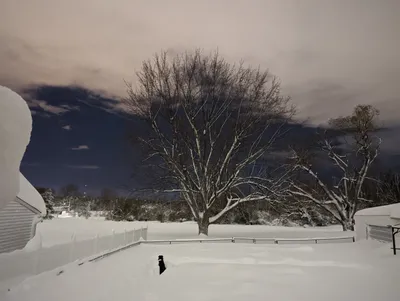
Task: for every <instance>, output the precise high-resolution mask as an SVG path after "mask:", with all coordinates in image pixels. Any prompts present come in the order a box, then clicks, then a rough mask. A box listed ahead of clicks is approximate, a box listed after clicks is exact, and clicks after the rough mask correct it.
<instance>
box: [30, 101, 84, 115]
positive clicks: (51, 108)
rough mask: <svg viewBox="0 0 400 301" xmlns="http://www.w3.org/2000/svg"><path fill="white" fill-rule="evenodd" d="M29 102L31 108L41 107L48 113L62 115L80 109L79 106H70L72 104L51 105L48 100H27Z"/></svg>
mask: <svg viewBox="0 0 400 301" xmlns="http://www.w3.org/2000/svg"><path fill="white" fill-rule="evenodd" d="M26 102H27V103H28V106H29V108H31V109H41V110H43V111H45V112H47V113H50V114H54V115H61V114H64V113H67V112H70V111H78V110H79V107H78V106H70V105H66V104H63V105H59V106H55V105H50V104H49V103H48V102H47V101H44V100H35V99H32V100H29V99H28V100H26Z"/></svg>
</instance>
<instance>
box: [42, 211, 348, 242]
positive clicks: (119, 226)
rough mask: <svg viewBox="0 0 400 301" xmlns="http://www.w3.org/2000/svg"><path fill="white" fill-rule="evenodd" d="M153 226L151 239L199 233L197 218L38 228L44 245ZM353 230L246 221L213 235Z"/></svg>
mask: <svg viewBox="0 0 400 301" xmlns="http://www.w3.org/2000/svg"><path fill="white" fill-rule="evenodd" d="M146 226H148V227H149V232H148V239H149V240H154V239H179V238H193V237H195V236H197V225H196V224H195V223H193V222H185V223H158V222H113V221H104V219H102V218H92V219H88V220H87V219H80V218H55V219H52V220H45V221H44V222H43V223H40V224H38V227H37V231H38V233H40V234H41V236H42V243H43V246H44V247H48V246H52V245H55V244H62V243H66V242H69V241H70V240H71V236H72V234H75V235H76V238H77V240H84V239H90V238H93V237H95V236H96V235H97V234H99V235H100V236H103V235H110V234H111V233H112V230H114V231H115V232H116V233H120V232H123V231H124V229H126V230H127V231H129V230H133V229H139V228H140V227H146ZM351 235H353V233H352V232H347V233H346V232H343V231H342V230H341V227H340V226H332V227H320V228H303V227H277V226H264V225H263V226H245V225H211V226H210V229H209V237H214V238H225V237H233V236H236V237H238V236H246V237H256V238H260V237H262V238H306V237H308V238H310V237H343V236H351Z"/></svg>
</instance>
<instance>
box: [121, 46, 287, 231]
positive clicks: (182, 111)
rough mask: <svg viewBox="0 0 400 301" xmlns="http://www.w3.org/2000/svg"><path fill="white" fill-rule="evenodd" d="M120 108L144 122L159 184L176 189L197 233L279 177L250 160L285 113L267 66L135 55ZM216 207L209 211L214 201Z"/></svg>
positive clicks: (274, 185) (267, 144) (267, 190)
mask: <svg viewBox="0 0 400 301" xmlns="http://www.w3.org/2000/svg"><path fill="white" fill-rule="evenodd" d="M137 75H138V79H139V84H138V87H137V88H136V89H133V87H132V86H129V90H128V92H129V97H128V98H127V99H126V105H127V107H128V110H130V111H131V112H132V113H135V114H140V115H141V116H142V117H143V118H144V119H145V120H146V121H147V122H148V124H149V126H150V128H151V131H150V136H149V137H139V138H140V140H141V142H143V144H144V145H145V147H146V148H147V150H148V157H149V158H153V159H154V160H155V162H157V167H158V169H159V170H162V171H163V177H162V180H163V183H164V184H168V187H164V188H163V189H162V190H163V191H164V192H175V193H179V194H181V196H182V198H183V199H184V200H185V201H186V202H187V204H188V205H189V207H190V210H191V213H192V215H193V217H194V218H195V220H196V221H197V223H198V227H199V234H205V235H208V227H209V225H210V224H211V223H215V222H217V221H218V219H220V218H221V217H222V216H223V215H224V214H226V213H227V212H228V211H230V210H232V209H233V208H235V207H236V206H237V205H238V204H241V203H244V202H249V201H254V200H262V199H268V198H269V197H270V196H271V194H272V193H273V191H274V190H278V187H280V184H281V183H282V182H283V181H282V179H283V176H282V173H281V174H280V177H279V178H277V179H271V178H268V180H266V178H265V176H264V175H265V173H264V171H265V166H263V167H262V168H260V167H257V164H256V163H257V162H258V161H259V160H261V159H262V158H263V156H265V154H266V153H267V152H268V151H269V150H271V149H272V147H273V145H274V143H275V141H276V140H277V139H279V138H280V137H281V136H282V135H283V132H284V130H283V125H284V124H286V123H287V121H288V119H289V117H290V116H291V114H292V113H293V108H292V107H290V106H288V101H289V99H288V98H285V97H282V96H281V94H280V84H279V82H278V81H277V79H276V78H274V77H272V76H271V75H270V74H269V73H268V72H263V71H260V70H254V69H251V68H245V67H243V64H240V65H238V66H234V65H230V64H229V63H227V62H226V61H225V60H224V59H222V58H221V57H220V56H219V55H218V53H215V54H212V55H209V56H204V55H202V53H201V51H199V50H197V51H195V52H193V53H185V54H183V55H178V56H176V57H173V58H170V57H168V54H167V53H165V52H163V53H161V55H156V56H155V57H154V60H151V61H146V62H144V63H143V66H142V69H141V71H140V72H138V74H137ZM221 202H222V203H223V204H224V205H223V206H222V209H221V210H218V211H217V212H214V211H215V210H213V209H215V208H216V206H215V205H216V204H217V203H219V204H220V203H221Z"/></svg>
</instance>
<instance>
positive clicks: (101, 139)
mask: <svg viewBox="0 0 400 301" xmlns="http://www.w3.org/2000/svg"><path fill="white" fill-rule="evenodd" d="M23 94H24V97H25V99H26V100H27V102H28V104H29V106H30V108H31V112H32V116H33V130H32V135H31V141H30V144H29V146H28V148H27V151H26V153H25V156H24V159H23V161H22V165H21V171H22V173H23V174H24V175H25V176H26V177H27V178H28V179H29V180H30V181H31V183H32V184H33V185H35V186H41V187H51V188H53V189H56V190H57V191H58V190H59V189H60V187H62V186H64V185H67V184H76V185H78V186H79V187H80V190H81V191H82V192H83V191H86V192H87V193H89V194H98V193H99V192H100V191H101V189H102V188H113V189H115V190H117V191H120V193H127V192H128V190H129V189H135V188H138V187H139V186H140V185H141V183H143V180H144V178H145V177H147V176H146V174H145V172H144V173H143V167H142V169H141V168H140V167H139V166H140V165H141V163H142V160H143V158H144V157H143V155H142V153H141V151H140V150H141V148H140V145H138V144H133V143H132V142H131V140H130V139H129V133H135V134H137V133H139V132H143V131H145V125H144V124H143V123H142V122H141V121H140V120H139V119H138V118H137V117H135V116H128V115H123V114H122V113H118V112H117V111H112V110H109V105H110V104H115V103H116V101H115V100H114V99H110V98H106V97H103V96H102V95H101V94H96V93H95V92H92V91H90V90H87V89H83V88H80V87H76V86H69V87H68V86H38V87H35V88H29V89H25V90H24V93H23ZM349 113H350V112H349ZM294 131H295V133H292V135H295V136H296V139H299V137H304V138H306V137H307V136H308V135H310V134H311V133H313V132H314V131H315V130H314V129H313V128H311V127H307V126H300V125H299V126H296V127H295V129H294ZM292 132H293V130H292ZM399 132H400V129H399V127H396V126H392V127H389V128H387V129H385V130H384V131H381V133H380V134H379V135H380V136H381V137H382V138H383V145H382V147H383V150H382V154H381V156H380V163H381V164H382V165H383V166H384V168H393V169H399V168H400V146H399V141H400V137H399V135H398V133H399ZM85 185H87V187H86V188H85Z"/></svg>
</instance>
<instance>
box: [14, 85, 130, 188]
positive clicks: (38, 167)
mask: <svg viewBox="0 0 400 301" xmlns="http://www.w3.org/2000/svg"><path fill="white" fill-rule="evenodd" d="M26 95H31V96H30V97H32V98H33V99H40V100H41V101H42V103H41V104H36V105H34V104H31V111H32V115H33V130H32V136H31V142H30V144H29V146H28V149H27V151H26V153H25V157H24V159H23V162H22V166H21V171H22V172H23V174H24V175H25V176H26V177H27V178H28V179H30V180H31V182H32V183H33V184H34V185H35V186H42V187H43V186H44V187H51V188H53V189H56V190H57V189H59V188H60V186H63V185H66V184H71V183H72V184H77V185H78V186H80V188H81V190H84V185H87V189H86V192H87V193H91V194H97V193H98V192H99V190H101V188H113V189H116V190H125V189H126V188H127V186H129V185H132V184H134V183H135V182H134V181H132V180H131V175H132V173H133V172H132V168H133V167H134V163H135V162H136V161H135V157H137V154H135V153H134V152H135V150H136V149H135V147H132V144H131V143H130V140H129V139H128V137H129V136H128V133H129V131H131V130H134V123H133V122H132V121H130V120H129V118H130V117H129V116H124V115H122V114H112V113H109V112H107V111H106V110H102V109H99V108H97V107H96V108H94V107H92V106H89V105H87V104H85V103H83V102H81V101H78V99H79V100H83V101H85V100H86V101H87V100H88V99H91V101H92V102H94V103H99V102H101V101H102V100H104V99H102V100H97V99H96V100H95V101H93V95H92V94H89V93H87V92H85V91H84V90H82V89H79V88H76V87H39V88H37V89H31V90H30V91H28V92H27V94H26ZM96 97H97V96H96ZM25 98H27V96H26V97H25ZM28 99H29V98H28ZM105 101H107V99H105ZM44 103H46V105H44Z"/></svg>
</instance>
